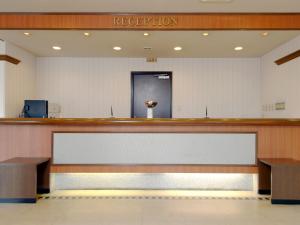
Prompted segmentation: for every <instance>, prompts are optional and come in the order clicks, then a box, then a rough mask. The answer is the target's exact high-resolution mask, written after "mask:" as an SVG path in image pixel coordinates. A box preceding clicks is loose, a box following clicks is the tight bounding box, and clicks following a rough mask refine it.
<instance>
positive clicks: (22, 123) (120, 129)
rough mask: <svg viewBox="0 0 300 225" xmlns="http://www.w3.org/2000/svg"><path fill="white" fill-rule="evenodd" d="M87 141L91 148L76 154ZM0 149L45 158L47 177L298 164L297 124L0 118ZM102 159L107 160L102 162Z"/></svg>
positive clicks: (2, 155)
mask: <svg viewBox="0 0 300 225" xmlns="http://www.w3.org/2000/svg"><path fill="white" fill-rule="evenodd" d="M88 134H90V136H89V138H91V137H93V138H92V139H89V138H88V139H87V138H86V136H87V135H88ZM149 135H150V136H151V137H150V136H149ZM205 135H206V136H205ZM163 136H164V137H163ZM135 137H136V138H135ZM72 138H73V140H74V143H72V141H71V142H70V140H72ZM149 138H150V139H149ZM151 138H152V139H151ZM208 138H209V139H211V140H212V141H211V142H209V143H208V142H207V140H208ZM66 140H67V141H66ZM79 140H81V141H82V142H78V141H79ZM99 140H100V142H99ZM101 140H102V141H105V144H102V143H103V142H101ZM128 140H129V141H128ZM135 140H136V142H135ZM147 140H151V141H148V142H147ZM163 140H167V141H166V142H164V146H161V145H160V143H161V142H162V141H163ZM172 140H173V142H174V143H175V145H174V146H173V147H172ZM76 141H77V142H76ZM95 141H96V142H95ZM97 141H98V142H97ZM122 141H123V142H122ZM91 142H92V143H95V145H93V144H92V145H91V146H89V147H88V148H80V147H78V146H80V145H84V146H88V145H89V143H91ZM58 143H59V144H58ZM66 143H69V144H68V145H66ZM116 143H123V144H119V146H116V145H115V144H116ZM180 143H181V144H182V145H184V146H182V145H181V146H180ZM72 144H73V145H72ZM131 145H132V146H131ZM152 145H153V146H152ZM93 146H96V147H95V148H93ZM97 146H98V147H97ZM103 146H104V147H103ZM101 147H102V148H101ZM64 148H65V150H63V149H64ZM159 148H160V149H159ZM0 149H1V151H0V161H3V160H6V159H9V158H13V157H48V158H51V159H52V165H51V172H53V173H69V172H70V173H74V172H100V173H101V172H105V173H107V172H126V173H128V172H129V173H130V172H134V173H139V172H141V173H153V172H155V173H164V172H170V173H202V172H203V173H257V171H258V169H257V158H292V159H295V160H299V159H300V150H299V149H300V120H288V119H115V118H111V119H23V118H22V119H9V118H5V119H0ZM87 149H88V150H87ZM139 149H140V151H141V152H139ZM166 149H167V150H166ZM197 149H199V151H202V152H197V151H198V150H197ZM125 150H128V151H129V150H132V152H133V153H134V154H133V155H132V157H128V158H127V159H126V157H125V158H124V161H122V160H121V158H120V157H119V154H120V155H121V154H124V156H126V155H127V154H130V153H132V152H127V153H126V152H124V151H125ZM163 150H166V151H163ZM65 151H68V152H67V154H65V155H64V152H65ZM72 151H73V153H74V154H72ZM81 151H82V152H81ZM89 151H90V152H89ZM239 151H244V152H239ZM105 152H106V153H107V154H110V153H113V154H110V156H109V157H107V158H103V154H105ZM212 152H213V154H211V153H212ZM152 153H153V154H152ZM89 154H91V157H85V158H84V157H83V156H88V155H89ZM97 154H99V155H97ZM138 154H140V155H139V156H138ZM145 154H146V155H147V154H149V157H144V158H143V155H144V156H145ZM238 154H240V156H238ZM53 156H54V157H53ZM58 156H59V157H58ZM73 156H74V157H73ZM134 156H136V158H134ZM155 156H157V157H155ZM76 157H77V159H76ZM176 157H178V158H176ZM205 157H207V158H205ZM243 157H244V158H243ZM76 160H77V161H76Z"/></svg>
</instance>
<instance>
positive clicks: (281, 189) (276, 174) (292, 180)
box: [258, 158, 300, 204]
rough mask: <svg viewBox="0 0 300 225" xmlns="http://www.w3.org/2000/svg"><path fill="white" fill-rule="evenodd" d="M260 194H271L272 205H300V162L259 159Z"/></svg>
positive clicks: (281, 159) (283, 159) (285, 159)
mask: <svg viewBox="0 0 300 225" xmlns="http://www.w3.org/2000/svg"><path fill="white" fill-rule="evenodd" d="M258 193H259V194H271V202H272V204H300V161H298V160H294V159H288V158H278V159H274V158H261V159H259V160H258Z"/></svg>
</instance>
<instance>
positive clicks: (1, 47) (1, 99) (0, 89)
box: [0, 40, 5, 118]
mask: <svg viewBox="0 0 300 225" xmlns="http://www.w3.org/2000/svg"><path fill="white" fill-rule="evenodd" d="M0 54H5V42H4V41H1V40H0ZM4 116H5V62H4V61H0V118H1V117H4Z"/></svg>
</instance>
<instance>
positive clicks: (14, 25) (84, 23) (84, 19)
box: [0, 13, 300, 30]
mask: <svg viewBox="0 0 300 225" xmlns="http://www.w3.org/2000/svg"><path fill="white" fill-rule="evenodd" d="M0 29H98V30H240V29H245V30H292V29H300V13H159V14H158V13H155V14H153V13H140V14H118V13H0Z"/></svg>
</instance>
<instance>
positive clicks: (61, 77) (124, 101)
mask: <svg viewBox="0 0 300 225" xmlns="http://www.w3.org/2000/svg"><path fill="white" fill-rule="evenodd" d="M131 71H172V72H173V117H177V118H180V117H191V118H193V117H204V116H205V107H206V106H208V113H209V116H210V117H260V116H261V107H260V105H261V102H260V97H261V88H260V82H261V79H260V60H259V59H257V58H249V59H247V58H245V59H237V58H234V59H181V58H177V59H158V62H157V63H146V62H145V59H128V58H64V57H61V58H60V57H56V58H55V57H53V58H51V57H41V58H38V59H37V96H38V98H41V99H49V100H50V102H53V103H58V104H59V105H61V110H62V112H61V115H60V116H61V117H108V116H110V106H111V105H112V106H113V108H114V113H115V116H116V117H129V116H130V72H131Z"/></svg>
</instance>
